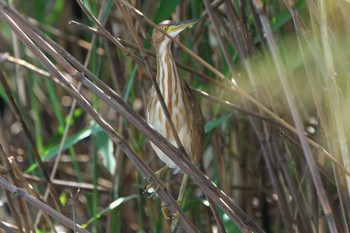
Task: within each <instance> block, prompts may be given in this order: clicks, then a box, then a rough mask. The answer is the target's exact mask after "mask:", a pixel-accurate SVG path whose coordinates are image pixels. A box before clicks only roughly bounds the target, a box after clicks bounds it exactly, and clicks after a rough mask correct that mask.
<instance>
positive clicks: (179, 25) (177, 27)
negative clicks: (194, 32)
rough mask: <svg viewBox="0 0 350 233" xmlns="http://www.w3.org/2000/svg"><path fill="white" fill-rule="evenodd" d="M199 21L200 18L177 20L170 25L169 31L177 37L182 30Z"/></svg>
mask: <svg viewBox="0 0 350 233" xmlns="http://www.w3.org/2000/svg"><path fill="white" fill-rule="evenodd" d="M198 22H199V19H191V20H186V21H181V22H175V23H174V24H172V25H171V26H169V30H168V33H169V34H170V35H172V36H173V37H176V36H177V35H178V34H179V33H180V32H182V31H183V30H184V29H186V28H188V27H190V26H192V25H193V24H196V23H198Z"/></svg>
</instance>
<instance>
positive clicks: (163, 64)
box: [146, 20, 204, 207]
mask: <svg viewBox="0 0 350 233" xmlns="http://www.w3.org/2000/svg"><path fill="white" fill-rule="evenodd" d="M197 22H198V20H188V21H183V22H174V21H170V20H165V21H163V22H161V23H160V24H159V25H158V29H160V30H163V31H164V32H166V33H167V34H168V35H169V36H171V37H172V38H175V37H176V36H177V35H178V34H179V33H180V32H181V31H183V30H184V29H185V28H187V27H189V26H191V25H193V24H195V23H197ZM152 42H153V46H154V47H155V50H156V56H157V58H156V60H157V78H156V80H157V83H158V86H159V89H160V91H161V94H162V96H163V99H164V102H165V104H166V106H167V109H168V111H169V114H170V117H171V121H172V122H173V124H174V127H175V129H176V132H177V134H178V136H179V139H180V141H181V143H182V145H183V147H184V149H185V150H186V152H187V154H188V155H189V157H190V159H191V161H192V162H193V163H194V164H197V163H198V162H199V161H200V160H201V158H202V153H203V144H204V128H203V116H202V113H201V109H200V107H199V105H198V103H197V101H196V99H195V98H194V96H193V93H192V92H191V89H190V87H189V86H188V84H187V82H186V81H185V80H183V79H181V78H180V76H179V73H178V70H177V67H176V64H175V61H174V58H173V56H172V52H171V42H172V41H171V40H170V39H169V38H168V37H167V36H166V35H164V34H163V33H162V32H161V31H159V30H156V29H155V30H154V31H153V34H152ZM146 115H147V122H148V124H150V125H151V126H152V127H153V128H154V129H155V130H157V131H158V132H159V133H160V134H161V135H162V136H163V137H165V138H166V139H167V140H168V141H169V142H170V143H172V144H173V145H174V146H176V147H178V145H177V143H176V140H175V137H174V135H173V133H172V131H171V128H170V124H169V122H168V121H167V118H166V116H165V114H164V111H163V109H162V106H161V103H160V101H159V99H158V96H157V93H156V91H155V88H154V87H152V88H151V89H150V91H149V96H148V105H147V114H146ZM151 145H152V147H153V149H154V150H155V152H156V154H157V155H158V157H159V158H160V159H161V160H162V161H163V162H164V163H165V164H166V167H168V168H171V169H173V171H174V173H177V172H178V171H179V170H180V168H179V167H178V166H177V165H176V164H175V163H174V162H173V161H172V159H171V158H169V157H168V156H167V155H166V154H164V153H163V152H162V151H161V150H160V149H159V148H158V147H157V146H155V145H154V144H153V143H151ZM164 170H165V169H164V168H163V169H160V170H159V171H164ZM159 171H158V172H157V173H159ZM187 181H188V177H187V175H186V174H184V177H183V179H182V183H181V187H180V191H179V196H178V200H177V202H178V204H179V205H180V207H181V206H182V201H183V196H184V191H185V187H186V184H187Z"/></svg>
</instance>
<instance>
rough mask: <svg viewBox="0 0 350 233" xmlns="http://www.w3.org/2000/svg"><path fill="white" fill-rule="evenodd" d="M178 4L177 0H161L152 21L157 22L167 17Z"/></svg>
mask: <svg viewBox="0 0 350 233" xmlns="http://www.w3.org/2000/svg"><path fill="white" fill-rule="evenodd" d="M178 4H179V0H172V1H169V0H161V1H160V4H159V7H158V10H157V12H156V14H155V16H154V18H153V22H154V23H156V24H158V23H160V22H161V21H163V20H166V19H169V18H170V16H171V14H172V13H173V12H174V11H175V8H176V6H177V5H178Z"/></svg>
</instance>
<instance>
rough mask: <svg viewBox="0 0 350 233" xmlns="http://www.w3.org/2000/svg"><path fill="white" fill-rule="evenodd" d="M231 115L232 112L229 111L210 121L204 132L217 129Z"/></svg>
mask: <svg viewBox="0 0 350 233" xmlns="http://www.w3.org/2000/svg"><path fill="white" fill-rule="evenodd" d="M231 116H232V113H229V114H227V115H225V116H222V117H219V118H217V119H215V120H212V121H209V122H208V123H206V124H205V126H204V132H205V133H209V132H210V131H212V130H213V129H215V128H216V127H218V126H219V125H221V124H222V123H224V122H226V121H228V120H229V119H230V118H231Z"/></svg>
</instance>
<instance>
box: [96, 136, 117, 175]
mask: <svg viewBox="0 0 350 233" xmlns="http://www.w3.org/2000/svg"><path fill="white" fill-rule="evenodd" d="M95 140H96V147H97V152H98V154H99V155H100V156H101V157H102V162H103V166H105V168H107V170H108V171H109V172H110V173H111V174H112V175H113V174H114V171H115V167H116V161H115V158H114V154H113V141H112V140H111V139H110V138H109V136H108V134H107V133H106V132H104V131H101V132H98V133H97V134H96V136H95Z"/></svg>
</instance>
